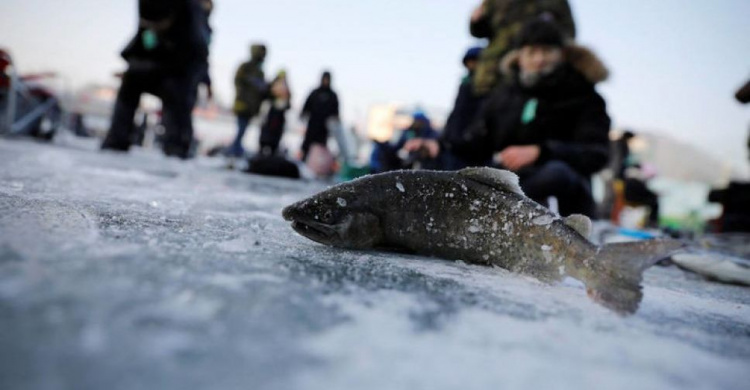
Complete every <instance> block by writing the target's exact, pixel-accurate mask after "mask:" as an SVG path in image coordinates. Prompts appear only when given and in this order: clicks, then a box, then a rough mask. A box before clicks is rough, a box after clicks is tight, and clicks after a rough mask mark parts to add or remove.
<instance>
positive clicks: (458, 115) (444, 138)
mask: <svg viewBox="0 0 750 390" xmlns="http://www.w3.org/2000/svg"><path fill="white" fill-rule="evenodd" d="M471 76H472V75H471V74H470V75H469V76H467V77H466V78H465V79H464V80H463V81H462V82H461V86H460V87H459V88H458V95H456V101H455V103H454V104H453V111H451V113H450V115H449V116H448V120H447V121H446V123H445V128H444V129H443V133H442V135H441V137H440V141H441V142H440V143H441V148H442V149H443V150H444V151H446V152H448V153H451V154H452V155H453V156H455V157H458V158H460V159H461V160H463V161H464V162H465V164H466V165H467V166H477V165H482V163H484V162H485V161H486V160H478V159H477V158H476V155H475V154H474V151H473V150H472V149H471V148H468V149H467V148H462V147H461V146H462V145H463V138H464V134H465V132H466V130H467V129H468V128H469V126H470V125H471V124H472V122H474V120H475V119H476V117H477V114H478V112H479V110H480V108H481V105H482V102H483V100H484V99H483V98H481V97H478V96H477V95H476V94H474V91H473V86H472V83H471Z"/></svg>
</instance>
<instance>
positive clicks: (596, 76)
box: [500, 44, 609, 84]
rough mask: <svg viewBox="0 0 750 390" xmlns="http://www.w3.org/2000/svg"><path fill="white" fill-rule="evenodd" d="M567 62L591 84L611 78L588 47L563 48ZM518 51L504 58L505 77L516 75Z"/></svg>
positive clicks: (501, 65) (501, 63)
mask: <svg viewBox="0 0 750 390" xmlns="http://www.w3.org/2000/svg"><path fill="white" fill-rule="evenodd" d="M563 51H564V56H565V62H567V63H568V64H570V65H571V66H572V67H573V68H574V69H575V70H577V71H578V72H580V73H581V74H582V75H583V76H584V77H585V78H586V80H588V81H589V82H590V83H591V84H597V83H600V82H602V81H604V80H606V79H607V78H608V77H609V70H608V69H607V67H606V65H604V63H603V62H602V61H601V59H599V57H598V56H597V55H596V53H594V52H593V51H592V50H590V49H589V48H587V47H584V46H579V45H576V44H570V45H568V46H565V48H563ZM518 57H519V52H518V50H513V51H511V52H509V53H508V54H506V55H505V57H503V59H502V61H501V62H500V71H501V72H502V73H503V74H505V75H515V74H516V72H517V71H518Z"/></svg>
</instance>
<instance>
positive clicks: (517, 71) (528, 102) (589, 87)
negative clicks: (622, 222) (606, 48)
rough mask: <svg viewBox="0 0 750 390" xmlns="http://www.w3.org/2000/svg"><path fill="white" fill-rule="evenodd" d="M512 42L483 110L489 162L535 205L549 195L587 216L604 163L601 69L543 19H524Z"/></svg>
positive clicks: (563, 210) (606, 121)
mask: <svg viewBox="0 0 750 390" xmlns="http://www.w3.org/2000/svg"><path fill="white" fill-rule="evenodd" d="M517 47H518V49H517V50H515V51H513V52H511V53H509V54H508V55H507V56H506V57H505V58H504V59H503V61H502V70H503V72H504V73H505V74H506V76H507V77H508V78H509V79H510V80H513V82H512V83H511V84H510V85H507V86H501V87H499V88H496V89H495V90H494V91H493V93H492V94H491V96H490V98H489V101H488V103H487V106H486V110H484V112H483V117H484V126H485V128H486V130H487V134H488V136H489V140H490V142H489V143H488V144H489V145H491V146H492V151H493V152H495V154H494V158H495V161H496V162H497V163H499V164H500V165H502V166H503V167H505V168H507V169H510V170H512V171H515V172H517V173H518V175H519V176H520V180H521V188H522V189H523V190H524V191H525V192H526V194H527V195H528V196H529V197H530V198H532V199H534V200H536V201H537V202H539V203H542V204H546V202H547V199H548V198H549V197H552V196H554V197H556V198H557V200H558V202H559V206H560V214H562V215H569V214H572V213H581V214H585V215H587V216H590V217H594V216H595V202H594V200H593V197H592V194H591V186H590V177H591V175H593V174H594V173H596V172H598V171H599V170H601V169H602V168H604V166H605V165H606V164H607V161H608V158H609V130H610V124H611V121H610V118H609V116H608V115H607V111H606V104H605V102H604V99H602V97H601V96H600V95H599V94H598V93H597V92H596V89H595V84H596V83H598V82H600V81H603V80H605V79H606V78H607V76H608V71H607V69H606V67H605V66H604V65H603V64H602V63H601V61H600V60H599V59H598V58H597V57H596V55H595V54H594V53H593V52H591V51H589V50H588V49H585V48H583V47H580V46H576V45H572V44H569V43H567V44H566V43H565V39H564V35H563V34H562V33H561V32H560V30H559V29H558V27H557V26H556V25H555V24H553V23H550V22H546V21H542V20H537V21H533V22H531V23H529V24H527V25H526V26H525V27H524V29H523V30H522V32H521V34H520V37H519V40H518V44H517Z"/></svg>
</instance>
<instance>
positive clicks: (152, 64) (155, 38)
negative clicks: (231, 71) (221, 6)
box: [121, 0, 209, 71]
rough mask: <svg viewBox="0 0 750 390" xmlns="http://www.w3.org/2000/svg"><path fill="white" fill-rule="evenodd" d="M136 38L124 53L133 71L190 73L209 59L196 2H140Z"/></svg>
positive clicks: (207, 43)
mask: <svg viewBox="0 0 750 390" xmlns="http://www.w3.org/2000/svg"><path fill="white" fill-rule="evenodd" d="M138 15H139V24H138V32H137V33H136V36H135V37H133V39H132V40H131V41H130V42H129V43H128V45H127V46H126V47H125V49H123V51H122V53H121V54H122V57H123V58H124V59H125V60H126V61H128V63H129V65H130V67H131V69H132V70H139V69H143V70H155V69H156V70H165V71H189V70H192V68H193V67H195V66H196V65H197V64H200V63H204V62H206V61H207V58H208V45H209V42H208V41H207V39H206V37H205V33H204V27H203V24H205V12H204V11H203V9H202V8H201V7H200V5H199V4H198V2H197V1H196V0H139V2H138Z"/></svg>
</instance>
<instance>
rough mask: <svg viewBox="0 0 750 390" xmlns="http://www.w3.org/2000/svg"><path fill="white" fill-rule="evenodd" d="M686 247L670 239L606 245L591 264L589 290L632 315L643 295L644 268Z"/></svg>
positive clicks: (609, 305)
mask: <svg viewBox="0 0 750 390" xmlns="http://www.w3.org/2000/svg"><path fill="white" fill-rule="evenodd" d="M683 246H684V244H683V243H682V242H680V241H676V240H670V239H664V240H661V239H660V240H648V241H638V242H626V243H617V244H609V245H605V246H603V247H602V248H601V249H600V250H599V253H598V254H597V255H596V256H595V257H594V259H592V260H591V264H588V265H589V268H590V269H591V271H590V272H591V274H589V275H588V276H589V277H588V278H586V281H585V282H586V292H587V293H588V295H589V297H591V299H593V300H594V301H596V302H598V303H600V304H601V305H603V306H605V307H607V308H609V309H612V310H614V311H616V312H617V313H619V314H621V315H629V314H633V313H635V312H636V310H638V305H639V304H640V303H641V299H642V298H643V292H642V291H641V280H642V279H643V271H645V270H646V269H647V268H648V267H651V266H652V265H654V264H656V262H658V261H659V260H662V259H664V258H666V257H668V256H669V255H670V254H672V253H673V252H675V251H676V250H678V249H680V248H682V247H683Z"/></svg>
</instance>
